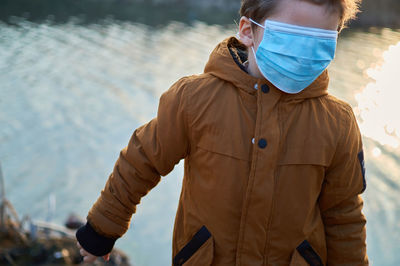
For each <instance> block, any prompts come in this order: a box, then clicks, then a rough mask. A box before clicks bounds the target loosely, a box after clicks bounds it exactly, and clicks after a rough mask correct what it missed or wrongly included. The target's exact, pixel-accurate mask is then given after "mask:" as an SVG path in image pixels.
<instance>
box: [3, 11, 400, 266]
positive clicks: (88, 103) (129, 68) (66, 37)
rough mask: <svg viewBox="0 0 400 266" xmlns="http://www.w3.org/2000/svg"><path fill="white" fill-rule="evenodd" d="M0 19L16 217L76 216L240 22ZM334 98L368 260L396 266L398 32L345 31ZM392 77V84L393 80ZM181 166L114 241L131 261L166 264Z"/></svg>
mask: <svg viewBox="0 0 400 266" xmlns="http://www.w3.org/2000/svg"><path fill="white" fill-rule="evenodd" d="M11 22H12V23H11V24H8V23H7V24H6V23H3V22H0V161H1V164H2V166H3V171H4V175H5V182H6V191H7V196H8V198H9V200H11V202H12V203H13V204H14V205H15V207H16V209H17V211H18V213H19V214H20V215H22V214H28V215H30V216H31V217H33V218H34V219H41V220H44V219H46V217H47V206H48V198H49V196H50V195H51V197H53V198H55V199H56V211H55V214H54V218H53V221H55V222H57V223H60V224H61V223H63V222H64V220H65V218H66V217H67V215H68V214H69V213H70V212H76V213H78V214H79V215H81V216H82V217H85V216H86V213H87V211H88V210H89V208H90V207H91V205H92V204H93V202H94V201H95V200H96V198H97V197H98V195H99V192H100V190H101V189H102V188H103V186H104V184H105V182H106V180H107V178H108V175H109V174H110V173H111V171H112V168H113V165H114V162H115V160H116V159H117V158H118V155H119V151H120V150H121V149H122V148H123V147H124V146H125V145H126V144H127V143H128V140H129V138H130V136H131V134H132V133H133V131H134V130H135V128H137V127H138V126H140V125H142V124H143V123H146V122H147V121H149V120H150V119H151V118H153V117H154V116H155V114H156V110H157V104H158V99H159V96H160V95H161V93H162V92H163V91H165V90H167V89H168V88H169V86H170V85H171V84H172V83H173V82H174V81H176V80H177V79H178V78H180V77H182V76H185V75H190V74H194V73H201V72H202V70H203V67H204V65H205V63H206V61H207V59H208V56H209V54H210V52H211V51H212V49H213V48H214V47H215V45H217V43H219V42H220V41H222V40H223V39H224V38H226V37H228V36H230V35H233V34H235V33H236V31H235V28H236V26H235V25H228V26H219V25H208V24H205V23H202V22H194V23H192V24H190V25H188V24H182V23H179V22H173V21H172V22H168V23H165V25H163V26H162V27H160V26H155V27H154V26H147V25H144V24H139V23H134V22H120V21H115V20H112V19H108V20H104V21H101V22H99V23H96V24H88V25H82V24H80V23H78V22H77V21H75V20H70V22H68V23H63V24H53V23H51V22H40V23H33V22H29V21H27V20H23V19H17V18H14V19H13V20H12V21H11ZM330 73H331V80H332V81H331V85H330V92H331V93H332V94H334V95H336V96H338V97H340V98H342V99H344V100H346V101H348V102H349V103H350V104H351V105H352V106H353V107H354V110H355V112H356V114H357V117H358V119H359V122H360V128H361V130H362V133H363V136H364V145H365V153H366V167H367V182H368V188H367V191H366V192H365V194H364V200H365V209H364V212H365V214H366V216H367V219H368V224H367V230H368V240H367V241H368V254H369V257H370V260H371V262H372V265H379V266H381V265H388V266H389V265H393V266H395V265H396V266H397V265H400V159H399V158H400V157H399V156H400V116H399V114H400V105H399V100H398V99H399V97H400V88H399V86H398V81H397V80H398V77H399V75H400V31H396V30H391V29H377V28H371V29H369V30H367V31H361V30H346V31H345V32H344V33H343V34H342V36H341V39H340V42H339V45H338V53H337V56H336V61H335V62H334V63H333V64H332V65H331V67H330ZM395 78H396V79H395ZM182 175H183V170H182V164H180V165H178V166H177V167H176V168H175V170H174V171H173V172H172V173H171V174H170V175H168V176H167V177H165V178H163V180H162V182H161V183H160V184H159V185H158V186H157V187H156V188H155V189H154V190H153V191H151V192H150V194H149V195H148V196H147V197H145V198H144V199H143V201H142V204H140V205H139V206H138V209H137V214H135V215H134V217H133V222H132V227H131V229H130V230H129V231H128V232H127V234H126V235H125V236H124V237H123V238H122V239H120V240H119V241H118V242H117V247H119V248H121V249H122V250H124V251H125V252H126V253H127V254H128V255H129V256H130V258H131V261H132V262H133V263H134V265H138V266H145V265H154V266H158V265H168V264H169V262H170V259H171V237H172V228H173V221H174V216H175V212H176V207H177V203H178V198H179V193H180V186H181V180H182Z"/></svg>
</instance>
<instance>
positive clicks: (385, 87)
mask: <svg viewBox="0 0 400 266" xmlns="http://www.w3.org/2000/svg"><path fill="white" fill-rule="evenodd" d="M383 59H384V62H383V64H382V65H380V66H379V67H374V68H370V69H368V70H367V74H368V76H369V77H371V78H372V79H373V80H374V81H372V82H370V83H369V84H368V85H367V86H366V87H365V89H364V90H363V91H362V92H361V93H358V94H356V96H355V97H356V100H357V103H358V107H357V108H356V109H355V110H356V113H357V114H359V116H360V118H361V119H360V122H359V124H360V129H361V131H362V132H363V134H364V135H365V136H366V137H369V138H371V139H374V140H376V141H378V142H379V143H380V144H381V145H389V146H390V147H392V148H395V149H396V148H398V147H399V142H400V104H399V99H400V88H399V86H398V85H397V84H398V79H399V75H400V61H399V60H400V42H399V43H397V44H396V45H391V46H390V47H389V49H388V50H387V51H386V52H384V53H383Z"/></svg>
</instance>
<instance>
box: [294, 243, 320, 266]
mask: <svg viewBox="0 0 400 266" xmlns="http://www.w3.org/2000/svg"><path fill="white" fill-rule="evenodd" d="M296 249H297V251H298V252H299V253H300V255H301V256H302V257H303V258H304V259H305V260H306V261H307V262H308V264H310V266H324V264H323V263H322V260H321V258H320V257H319V255H318V254H317V252H315V251H314V249H313V248H312V247H311V245H310V243H308V241H307V240H304V241H303V243H301V244H300V245H299V246H298V247H297V248H296Z"/></svg>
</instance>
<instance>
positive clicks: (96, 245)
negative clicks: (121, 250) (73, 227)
mask: <svg viewBox="0 0 400 266" xmlns="http://www.w3.org/2000/svg"><path fill="white" fill-rule="evenodd" d="M76 239H78V241H79V244H80V245H81V246H82V247H83V249H84V250H86V251H87V252H89V253H90V254H93V255H95V256H98V257H101V256H104V255H107V254H108V253H110V252H111V250H112V249H113V247H114V244H115V241H116V239H112V238H108V237H104V236H102V235H99V234H98V233H97V232H96V231H95V230H94V229H93V227H92V226H91V225H90V224H89V223H86V225H84V226H82V227H81V228H79V229H78V231H76Z"/></svg>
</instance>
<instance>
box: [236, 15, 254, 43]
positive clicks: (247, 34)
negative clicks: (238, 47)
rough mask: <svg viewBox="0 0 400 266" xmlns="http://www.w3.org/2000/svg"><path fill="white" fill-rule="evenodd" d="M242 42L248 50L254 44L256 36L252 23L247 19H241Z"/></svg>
mask: <svg viewBox="0 0 400 266" xmlns="http://www.w3.org/2000/svg"><path fill="white" fill-rule="evenodd" d="M239 37H240V41H241V42H242V43H243V44H244V45H246V46H247V47H248V48H250V47H252V46H253V44H254V35H253V31H252V28H251V21H250V20H249V19H248V18H246V17H244V16H243V17H241V18H240V22H239Z"/></svg>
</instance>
